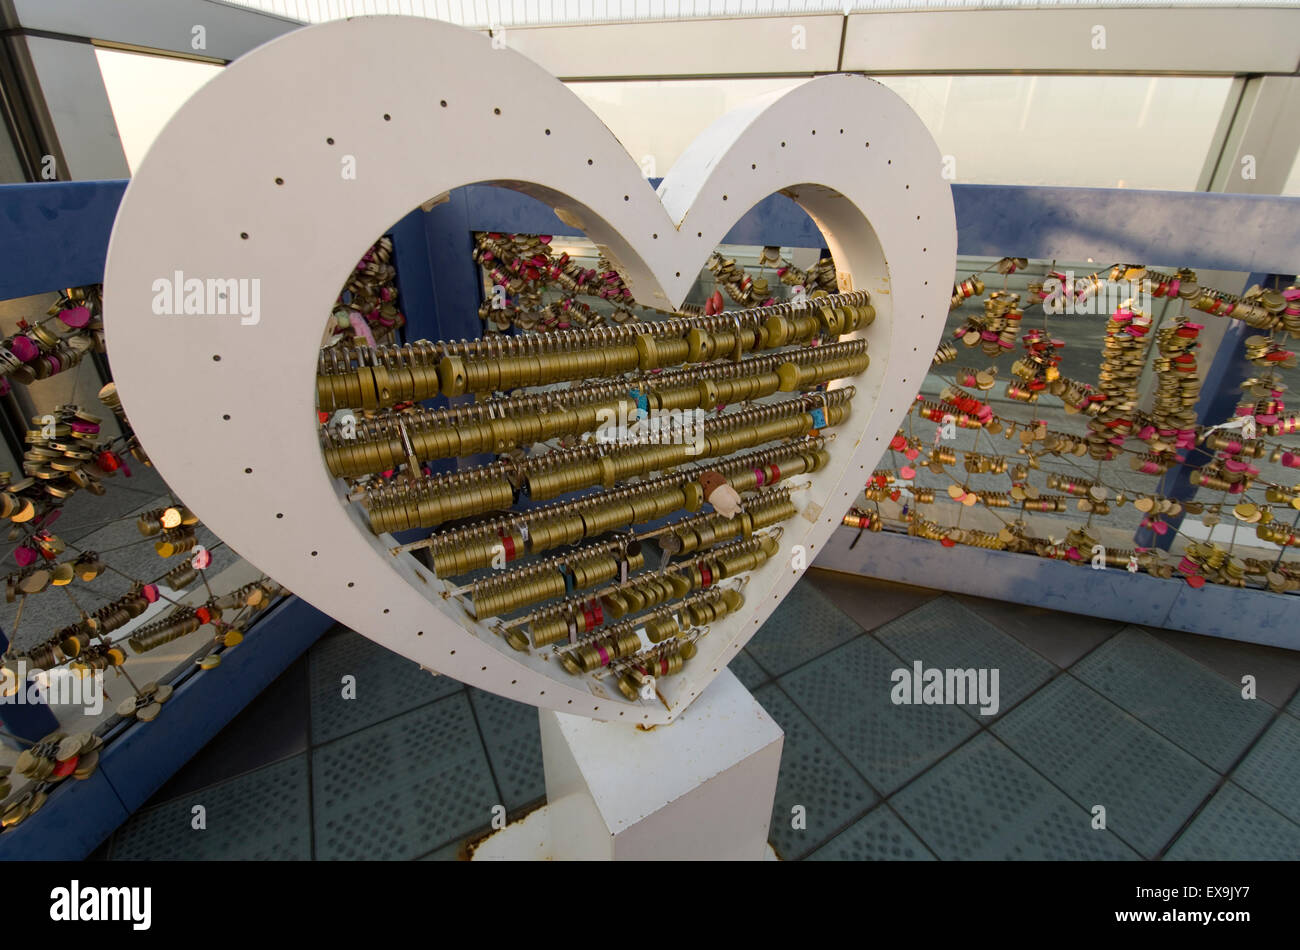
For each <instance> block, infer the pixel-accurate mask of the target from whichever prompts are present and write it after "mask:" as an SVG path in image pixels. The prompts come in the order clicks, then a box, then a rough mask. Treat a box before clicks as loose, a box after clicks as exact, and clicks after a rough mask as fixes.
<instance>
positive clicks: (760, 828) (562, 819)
mask: <svg viewBox="0 0 1300 950" xmlns="http://www.w3.org/2000/svg"><path fill="white" fill-rule="evenodd" d="M540 715H541V727H542V758H543V762H544V764H545V768H546V797H547V805H546V806H545V808H543V809H541V810H540V811H538V812H534V813H533V814H532V815H529V816H528V817H527V818H526V819H525V820H524V821H522V822H519V823H517V824H515V825H511V826H509V827H507V828H506V829H504V830H502V831H501V832H498V833H497V834H496V835H494V836H492V837H491V838H488V839H487V840H486V841H485V842H483V844H481V845H480V846H479V847H478V849H477V850H476V852H475V855H474V856H475V859H476V860H485V859H487V860H492V859H498V860H500V859H533V860H548V859H549V860H587V861H653V860H742V861H759V860H763V859H764V857H765V856H767V854H768V847H767V833H768V824H769V822H770V820H771V815H772V802H773V800H774V799H775V797H776V779H777V772H778V770H779V768H780V764H781V747H782V744H783V742H784V734H783V733H782V732H781V728H780V726H778V725H777V724H776V722H775V721H774V720H773V719H772V717H771V716H769V715H768V714H767V712H766V711H765V710H764V709H763V707H762V706H760V705H759V704H758V702H757V701H756V700H755V699H754V697H753V696H751V695H750V694H749V691H748V690H746V689H745V687H744V686H742V685H741V683H740V681H739V680H737V679H736V677H735V676H734V675H733V674H732V673H731V672H730V671H729V670H724V671H723V672H722V673H721V674H719V676H718V678H717V679H715V680H714V681H713V682H712V683H711V684H710V685H709V687H708V688H707V689H706V690H705V691H704V693H703V694H702V695H701V696H700V698H699V699H697V700H696V701H695V702H694V703H692V704H691V706H690V707H689V708H688V709H687V710H686V712H684V713H683V714H682V715H681V716H679V717H678V718H677V720H676V721H675V722H673V723H671V724H669V725H666V726H656V727H654V728H652V729H648V730H647V729H641V728H639V727H637V726H634V725H631V724H627V725H624V724H623V723H617V722H598V721H596V720H592V719H587V718H585V717H582V716H573V715H569V714H567V713H560V712H554V711H552V710H547V709H543V710H541V711H540Z"/></svg>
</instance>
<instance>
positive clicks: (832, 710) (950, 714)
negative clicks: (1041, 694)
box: [779, 637, 978, 795]
mask: <svg viewBox="0 0 1300 950" xmlns="http://www.w3.org/2000/svg"><path fill="white" fill-rule="evenodd" d="M902 668H903V665H902V664H901V663H900V662H899V660H898V657H896V656H894V655H893V654H892V653H890V652H889V651H888V650H886V649H885V648H884V647H883V646H881V645H880V644H879V643H877V642H876V641H875V640H874V639H872V638H871V637H859V638H858V639H856V640H852V641H850V642H849V643H846V644H844V645H843V646H841V647H838V648H837V649H835V650H832V651H831V652H830V653H827V654H826V655H825V656H823V657H821V658H819V659H817V660H814V661H813V662H811V663H809V664H807V665H806V666H803V667H801V668H799V669H797V670H795V671H794V672H793V673H790V674H787V675H786V676H783V677H781V679H780V680H779V682H780V684H781V686H782V687H783V688H784V689H785V690H786V692H787V693H788V694H789V696H790V698H791V699H793V700H794V701H795V703H797V704H798V706H799V708H800V709H801V710H803V711H804V712H805V713H806V714H807V715H808V716H809V717H810V718H811V719H812V721H813V722H814V723H816V724H817V725H818V726H819V727H820V728H821V730H822V731H823V732H824V733H825V734H826V735H827V736H829V737H830V740H831V742H832V743H834V745H835V747H836V748H838V749H839V750H840V751H841V752H843V753H844V755H845V756H846V757H847V758H848V759H849V761H850V762H852V763H853V765H854V766H856V767H857V769H858V771H859V772H861V773H862V774H863V775H865V776H866V777H867V779H868V780H869V781H870V782H871V784H872V785H873V786H874V787H875V788H876V789H877V790H879V791H880V793H881V794H883V795H888V794H889V793H890V792H892V791H893V790H894V789H896V788H898V787H899V786H900V785H902V784H903V783H904V782H906V781H907V780H908V779H910V778H912V777H913V776H914V775H916V774H917V773H919V772H920V771H921V770H922V769H924V768H926V767H927V766H928V765H930V764H931V763H933V762H934V761H935V760H936V759H938V758H939V756H941V755H943V754H944V753H945V752H948V751H949V750H950V749H954V748H956V747H957V745H958V744H960V743H961V742H962V741H963V740H964V739H966V738H967V737H968V736H970V735H971V733H973V732H975V730H976V729H977V728H978V727H977V726H976V724H975V722H974V721H972V720H971V718H970V717H969V716H967V715H965V714H963V713H962V712H961V711H960V710H959V709H956V708H954V707H952V706H925V705H895V704H894V702H893V701H892V699H891V696H890V693H891V691H892V689H893V680H892V679H891V674H892V673H893V672H894V671H895V670H898V669H902Z"/></svg>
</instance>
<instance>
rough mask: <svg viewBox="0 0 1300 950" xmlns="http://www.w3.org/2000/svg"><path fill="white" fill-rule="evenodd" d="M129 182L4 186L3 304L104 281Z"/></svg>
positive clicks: (0, 199) (0, 232)
mask: <svg viewBox="0 0 1300 950" xmlns="http://www.w3.org/2000/svg"><path fill="white" fill-rule="evenodd" d="M125 190H126V182H125V181H49V182H41V183H39V184H22V185H0V220H3V222H4V225H3V227H0V262H3V264H0V300H10V299H12V298H14V297H28V296H31V295H32V294H43V293H48V292H49V291H51V290H56V289H59V288H63V287H76V286H80V285H82V284H97V283H99V282H100V281H102V280H103V279H104V258H105V256H106V255H107V254H108V236H109V233H110V232H111V231H112V229H113V220H114V219H115V218H116V217H117V206H118V204H120V203H121V201H122V192H124V191H125Z"/></svg>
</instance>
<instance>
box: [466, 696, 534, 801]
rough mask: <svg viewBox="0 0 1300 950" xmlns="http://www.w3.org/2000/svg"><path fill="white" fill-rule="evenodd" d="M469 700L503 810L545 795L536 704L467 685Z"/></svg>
mask: <svg viewBox="0 0 1300 950" xmlns="http://www.w3.org/2000/svg"><path fill="white" fill-rule="evenodd" d="M468 692H469V697H470V701H471V702H472V703H473V704H474V713H475V715H476V716H477V717H478V725H479V729H480V730H481V731H482V733H483V741H484V742H486V743H487V753H488V758H489V759H490V760H491V762H492V773H493V774H494V775H495V776H496V780H497V784H498V785H499V786H500V787H501V794H502V795H503V796H504V797H505V801H504V802H503V803H502V804H504V805H505V806H506V811H514V810H515V809H516V808H519V807H520V806H522V805H527V804H528V803H529V802H533V801H536V800H537V799H539V798H542V797H543V796H545V795H546V775H545V773H544V772H543V771H542V733H541V729H540V728H539V727H538V724H537V708H536V707H535V706H528V705H525V704H524V703H517V702H515V701H514V700H510V699H505V698H503V697H501V696H497V695H496V694H494V693H485V692H483V691H482V690H480V689H470V690H469V691H468Z"/></svg>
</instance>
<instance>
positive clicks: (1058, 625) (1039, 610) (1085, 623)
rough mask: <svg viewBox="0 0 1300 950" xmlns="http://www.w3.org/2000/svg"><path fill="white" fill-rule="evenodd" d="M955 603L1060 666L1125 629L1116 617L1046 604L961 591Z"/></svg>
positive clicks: (1066, 665) (1067, 664)
mask: <svg viewBox="0 0 1300 950" xmlns="http://www.w3.org/2000/svg"><path fill="white" fill-rule="evenodd" d="M955 599H956V600H957V602H958V603H960V604H961V605H962V606H964V607H969V608H970V609H971V610H973V611H975V613H977V614H979V615H980V616H981V617H983V618H984V619H985V620H987V621H988V622H989V623H991V624H993V625H994V626H995V627H997V628H998V629H999V630H1001V631H1002V632H1003V633H1006V634H1010V635H1011V636H1013V637H1015V638H1016V639H1017V640H1019V641H1020V642H1021V643H1023V644H1024V645H1025V646H1027V647H1029V648H1030V649H1031V650H1033V651H1034V652H1035V653H1038V654H1039V655H1040V656H1042V657H1044V658H1045V659H1048V660H1050V661H1051V662H1053V663H1055V664H1056V665H1057V666H1059V667H1062V668H1064V667H1068V666H1069V665H1070V664H1072V663H1074V662H1075V661H1077V660H1078V659H1079V658H1080V657H1083V656H1085V655H1086V654H1087V653H1088V652H1089V651H1091V650H1094V649H1096V648H1097V646H1098V645H1100V644H1101V643H1102V642H1104V641H1105V640H1107V639H1108V638H1110V637H1113V636H1114V635H1115V634H1117V633H1119V631H1120V630H1122V629H1123V628H1124V624H1122V623H1120V622H1119V621H1117V620H1104V619H1102V618H1101V617H1085V616H1083V615H1082V614H1067V613H1062V612H1061V611H1058V610H1048V609H1047V608H1045V607H1032V606H1030V605H1028V604H1015V603H1011V602H1009V601H1005V600H986V599H985V598H983V597H969V596H967V595H965V594H960V595H958V596H957V597H956V598H955Z"/></svg>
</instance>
